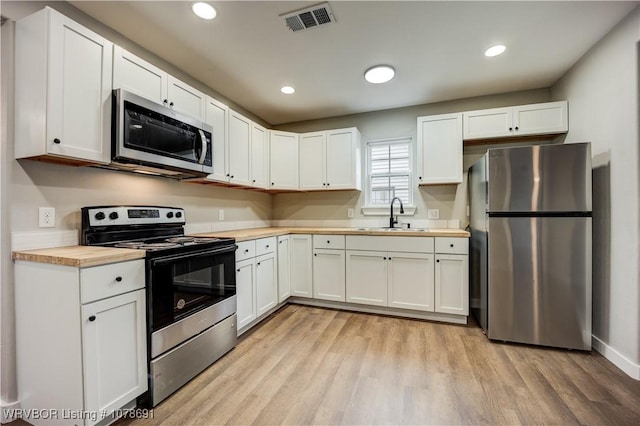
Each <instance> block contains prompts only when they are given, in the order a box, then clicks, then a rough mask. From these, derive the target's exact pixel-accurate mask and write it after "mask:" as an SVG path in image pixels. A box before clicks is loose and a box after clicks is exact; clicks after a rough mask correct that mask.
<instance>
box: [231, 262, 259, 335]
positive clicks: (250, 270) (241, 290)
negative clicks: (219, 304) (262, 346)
mask: <svg viewBox="0 0 640 426" xmlns="http://www.w3.org/2000/svg"><path fill="white" fill-rule="evenodd" d="M255 274H256V271H255V263H254V259H247V260H241V261H239V262H236V301H237V303H236V306H237V308H236V315H237V318H238V331H240V330H242V329H243V328H244V327H245V326H247V325H249V324H251V322H252V321H253V320H255V319H256V318H257V316H256V292H255V281H256V280H255Z"/></svg>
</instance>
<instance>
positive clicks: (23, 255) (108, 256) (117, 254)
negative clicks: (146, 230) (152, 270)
mask: <svg viewBox="0 0 640 426" xmlns="http://www.w3.org/2000/svg"><path fill="white" fill-rule="evenodd" d="M144 256H145V251H144V250H133V249H123V248H113V247H95V246H68V247H55V248H46V249H37V250H22V251H14V252H13V253H12V256H11V257H12V259H13V260H14V261H15V260H25V261H28V262H39V263H51V264H54V265H63V266H73V267H76V268H87V267H90V266H98V265H106V264H109V263H117V262H124V261H127V260H135V259H144Z"/></svg>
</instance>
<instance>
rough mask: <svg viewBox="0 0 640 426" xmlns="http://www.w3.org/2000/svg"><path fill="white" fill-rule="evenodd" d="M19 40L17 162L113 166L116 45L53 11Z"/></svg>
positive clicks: (39, 16) (30, 20) (41, 14)
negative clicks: (113, 68)
mask: <svg viewBox="0 0 640 426" xmlns="http://www.w3.org/2000/svg"><path fill="white" fill-rule="evenodd" d="M15 37H16V44H15V46H16V50H15V120H16V121H15V126H16V127H15V158H29V157H38V158H40V159H45V160H50V161H59V162H68V163H74V164H86V163H108V162H109V161H110V155H111V149H110V147H111V80H112V77H111V75H112V74H111V72H112V51H113V44H112V43H111V42H109V41H108V40H106V39H104V38H103V37H101V36H99V35H98V34H96V33H94V32H92V31H90V30H88V29H87V28H85V27H83V26H82V25H80V24H78V23H76V22H74V21H72V20H71V19H69V18H67V17H66V16H64V15H62V14H60V13H59V12H57V11H55V10H53V9H51V8H49V7H46V8H44V9H42V10H40V11H38V12H36V13H34V14H32V15H30V16H27V17H25V18H23V19H21V20H19V21H18V22H17V24H16V33H15Z"/></svg>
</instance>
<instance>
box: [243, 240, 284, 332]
mask: <svg viewBox="0 0 640 426" xmlns="http://www.w3.org/2000/svg"><path fill="white" fill-rule="evenodd" d="M276 248H277V239H276V237H268V238H260V239H257V240H249V241H242V242H239V243H238V250H237V251H236V299H237V312H236V315H237V316H238V335H240V334H242V333H244V332H245V331H246V329H247V327H248V326H250V325H251V324H252V323H254V322H255V321H256V320H258V319H260V317H262V316H265V315H266V314H267V313H269V311H270V310H271V309H273V308H274V307H275V306H276V305H277V304H278V281H277V280H278V270H277V265H278V261H277V250H276Z"/></svg>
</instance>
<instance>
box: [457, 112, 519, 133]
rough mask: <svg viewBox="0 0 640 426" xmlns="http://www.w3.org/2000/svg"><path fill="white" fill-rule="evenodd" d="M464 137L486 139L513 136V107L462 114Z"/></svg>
mask: <svg viewBox="0 0 640 426" xmlns="http://www.w3.org/2000/svg"><path fill="white" fill-rule="evenodd" d="M462 121H463V124H464V132H463V134H464V139H465V140H467V139H486V138H499V137H505V136H511V134H512V132H511V131H510V130H509V129H510V128H512V127H513V124H512V121H513V109H512V108H493V109H484V110H480V111H468V112H465V113H463V114H462Z"/></svg>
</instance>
